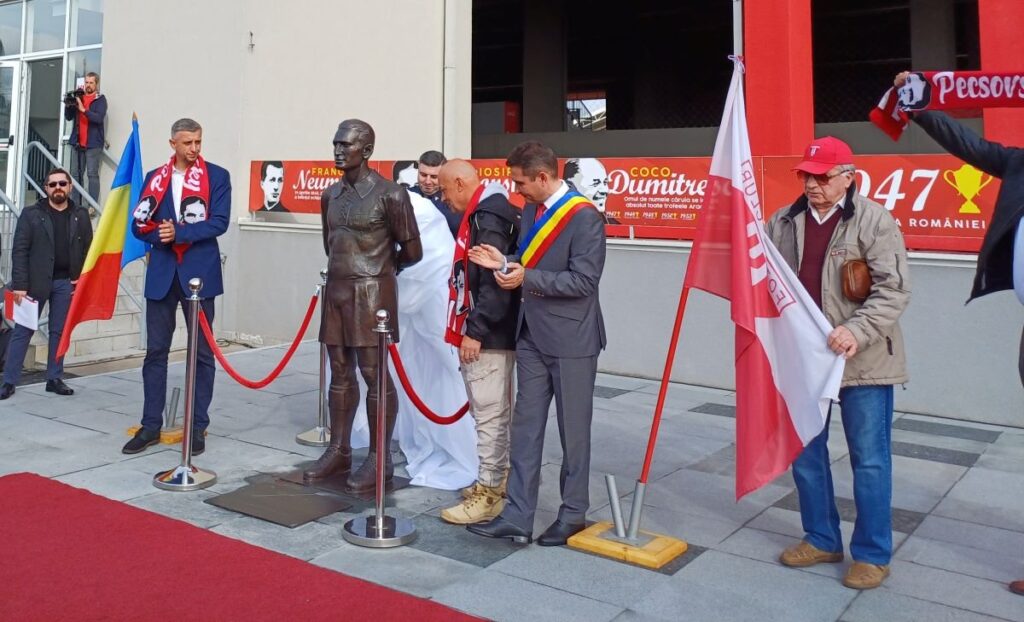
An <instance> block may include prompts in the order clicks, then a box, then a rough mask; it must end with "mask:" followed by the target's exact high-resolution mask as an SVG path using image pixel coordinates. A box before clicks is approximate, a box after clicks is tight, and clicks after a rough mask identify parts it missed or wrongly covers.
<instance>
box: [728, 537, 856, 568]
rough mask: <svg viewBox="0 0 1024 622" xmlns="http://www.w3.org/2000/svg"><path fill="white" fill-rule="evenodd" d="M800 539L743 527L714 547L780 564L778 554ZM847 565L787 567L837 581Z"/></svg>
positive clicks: (733, 553) (741, 555)
mask: <svg viewBox="0 0 1024 622" xmlns="http://www.w3.org/2000/svg"><path fill="white" fill-rule="evenodd" d="M800 540H801V538H800V537H799V536H797V537H792V536H787V535H783V534H780V533H775V532H771V531H762V530H760V529H753V528H750V527H744V528H743V529H740V530H739V531H737V532H736V533H734V534H733V535H731V536H729V538H727V539H726V540H725V541H724V542H722V543H721V544H719V545H718V546H717V547H715V550H716V551H722V552H724V553H730V554H732V555H738V556H740V557H746V558H749V559H756V560H758V561H761V562H765V563H768V564H773V565H778V566H781V565H782V564H781V563H780V562H779V555H780V554H781V553H782V551H783V550H784V549H786V548H787V547H790V546H793V545H794V544H797V543H799V542H800ZM847 565H848V564H846V563H840V564H818V565H816V566H810V567H807V568H788V570H793V571H797V572H810V573H813V574H816V575H820V576H823V577H831V578H832V579H835V580H837V581H839V580H842V578H843V575H844V574H845V572H846V567H847Z"/></svg>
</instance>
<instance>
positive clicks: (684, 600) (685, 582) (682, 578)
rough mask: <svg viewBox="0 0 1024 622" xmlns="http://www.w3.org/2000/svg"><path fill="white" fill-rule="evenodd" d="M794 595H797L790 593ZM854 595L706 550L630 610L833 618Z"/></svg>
mask: <svg viewBox="0 0 1024 622" xmlns="http://www.w3.org/2000/svg"><path fill="white" fill-rule="evenodd" d="M796 594H799V597H795V596H794V595H796ZM854 596H856V593H855V592H854V591H853V590H848V589H846V588H844V587H843V586H842V585H841V584H840V583H839V582H837V581H835V580H834V579H831V578H827V577H820V576H817V575H814V574H811V573H808V572H794V571H792V570H791V569H789V568H784V567H782V566H779V565H775V564H766V563H762V562H757V561H752V560H750V559H745V558H742V557H737V556H735V555H729V554H726V553H720V552H718V551H708V552H707V553H704V554H703V555H701V556H700V557H699V558H698V559H697V560H696V561H695V562H693V563H692V564H690V565H688V566H687V567H686V568H683V569H682V570H681V571H679V572H678V573H677V574H676V575H675V576H674V577H672V580H671V582H670V583H669V584H668V585H665V586H662V587H659V588H656V589H654V590H652V591H651V593H650V594H649V595H648V597H647V598H646V599H645V600H644V601H643V602H641V603H638V604H637V605H635V606H634V607H632V609H633V610H634V611H637V612H639V613H641V614H647V615H653V616H661V617H666V618H667V617H671V616H675V617H674V618H672V619H677V620H678V619H680V615H681V613H682V612H685V618H686V619H688V620H730V621H740V620H751V621H757V622H763V621H764V620H787V621H788V622H797V621H803V620H806V621H808V622H821V621H822V620H835V619H837V618H838V617H839V615H840V614H841V613H842V612H843V610H844V609H845V608H846V606H847V605H848V604H849V603H850V601H851V600H853V598H854Z"/></svg>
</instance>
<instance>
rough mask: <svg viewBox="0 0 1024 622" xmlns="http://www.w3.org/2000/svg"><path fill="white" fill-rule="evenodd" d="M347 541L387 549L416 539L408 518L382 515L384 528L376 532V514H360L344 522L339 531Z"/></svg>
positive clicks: (414, 529) (414, 528) (414, 527)
mask: <svg viewBox="0 0 1024 622" xmlns="http://www.w3.org/2000/svg"><path fill="white" fill-rule="evenodd" d="M341 535H342V537H344V538H345V540H346V541H347V542H350V543H352V544H355V545H357V546H365V547H369V548H375V549H389V548H392V547H396V546H402V545H403V544H409V543H410V542H412V541H413V540H415V539H416V526H415V525H413V523H412V521H411V520H409V519H408V518H396V517H393V516H387V515H385V516H384V529H383V532H382V533H377V517H376V516H360V517H357V518H353V519H352V520H350V521H348V522H347V523H345V527H344V529H342V531H341Z"/></svg>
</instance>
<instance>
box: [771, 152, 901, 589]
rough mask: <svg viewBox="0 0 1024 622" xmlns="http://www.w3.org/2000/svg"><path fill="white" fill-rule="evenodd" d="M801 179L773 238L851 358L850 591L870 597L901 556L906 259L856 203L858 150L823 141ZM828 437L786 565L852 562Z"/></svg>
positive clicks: (814, 465) (802, 483)
mask: <svg viewBox="0 0 1024 622" xmlns="http://www.w3.org/2000/svg"><path fill="white" fill-rule="evenodd" d="M793 170H795V171H796V174H797V177H798V178H799V179H800V181H801V183H803V186H804V194H803V196H801V197H800V198H799V199H797V201H796V202H795V203H793V204H792V205H791V206H789V207H788V208H783V209H781V210H779V211H778V212H777V213H776V214H775V215H774V216H773V217H772V218H771V220H769V221H768V223H767V224H766V225H765V230H766V232H767V233H768V236H769V238H770V239H771V240H772V242H774V244H775V246H776V247H777V248H778V249H779V252H780V253H782V256H783V257H784V258H785V259H786V262H787V263H788V264H789V265H790V267H791V268H792V269H793V270H794V271H795V272H796V273H797V275H798V276H799V278H800V282H801V283H803V285H804V287H805V288H806V289H807V292H808V293H809V294H810V295H811V298H813V299H814V302H815V303H817V305H818V307H819V308H820V309H821V310H822V312H823V313H824V314H825V317H826V318H828V320H829V323H830V324H832V325H833V326H835V328H834V329H833V330H832V332H831V333H830V334H829V336H828V340H827V344H826V345H827V347H828V348H829V349H831V350H832V351H834V352H835V353H836V354H840V355H842V356H844V357H846V359H847V360H846V371H845V372H844V374H843V383H842V388H841V389H840V390H839V404H840V406H841V408H842V418H843V429H844V431H845V432H846V443H847V445H848V446H849V450H850V463H851V464H852V466H853V498H854V502H855V504H856V506H857V521H856V523H855V524H854V528H853V537H852V538H851V540H850V555H851V556H852V557H853V564H852V565H851V566H850V568H849V569H848V570H847V573H846V576H845V578H844V579H843V584H844V585H846V586H847V587H851V588H855V589H870V588H874V587H878V586H879V585H881V584H882V581H884V580H885V578H886V577H887V576H888V575H889V561H890V559H891V557H892V506H891V501H892V453H891V448H890V433H891V429H892V413H893V385H895V384H900V383H904V382H906V381H907V370H906V359H905V357H904V349H903V335H902V333H901V331H900V326H899V323H898V321H899V317H900V315H901V314H902V313H903V310H904V309H905V308H906V306H907V303H908V302H909V301H910V289H909V285H908V282H907V249H906V247H905V246H904V244H903V236H902V235H901V234H900V230H899V227H898V226H897V225H896V221H895V220H894V219H893V218H892V216H890V215H889V212H888V211H886V209H885V208H884V207H882V206H881V205H879V204H877V203H874V202H873V201H870V200H868V199H866V198H864V197H862V196H861V195H860V194H858V193H857V186H856V184H854V179H855V171H856V169H855V167H854V165H853V152H852V151H850V147H849V145H847V144H846V143H844V142H843V141H841V140H839V139H837V138H832V137H831V136H827V137H825V138H819V139H818V140H815V141H814V142H812V143H811V144H810V145H809V146H808V147H807V151H805V152H804V157H803V160H802V161H801V162H800V163H799V164H798V165H796V167H794V169H793ZM851 260H862V261H863V262H865V263H866V266H867V269H866V271H864V270H863V268H862V271H861V274H863V276H864V278H863V284H864V287H862V288H860V289H861V290H866V291H856V290H857V289H858V288H856V287H851V286H852V285H853V283H851V282H849V281H848V282H847V287H846V288H844V282H843V279H844V273H845V272H846V270H844V267H845V268H847V269H848V268H850V266H847V265H846V264H847V262H849V261H851ZM851 265H852V264H851ZM854 280H855V279H854ZM869 283H870V285H868V284H869ZM868 287H870V289H868ZM844 292H845V293H844ZM828 432H829V428H828V426H827V425H826V426H825V429H824V431H822V433H821V434H820V435H818V437H817V438H815V439H814V440H812V441H811V442H810V443H808V445H807V447H805V448H804V451H803V453H801V454H800V456H799V457H798V458H797V459H796V460H795V461H794V462H793V479H794V481H795V482H796V488H797V494H798V495H799V498H800V517H801V520H802V522H803V528H804V538H803V540H802V541H801V542H800V543H799V544H797V545H795V546H792V547H790V548H788V549H786V550H785V551H783V552H782V555H781V556H780V558H779V560H780V561H781V562H782V563H783V564H785V565H787V566H794V567H805V566H813V565H815V564H819V563H837V562H841V561H842V560H843V540H842V535H841V534H840V532H839V511H838V509H837V508H836V502H835V493H834V491H833V487H832V474H831V472H830V470H829V464H830V462H829V457H828Z"/></svg>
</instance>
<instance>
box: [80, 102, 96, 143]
mask: <svg viewBox="0 0 1024 622" xmlns="http://www.w3.org/2000/svg"><path fill="white" fill-rule="evenodd" d="M94 101H96V93H92V94H91V95H86V96H85V97H83V98H82V106H83V107H84V108H85V109H86V110H88V109H89V106H91V105H92V103H93V102H94ZM78 145H79V146H80V147H83V148H84V147H87V146H88V145H89V117H87V116H85V113H84V112H81V111H79V112H78Z"/></svg>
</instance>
